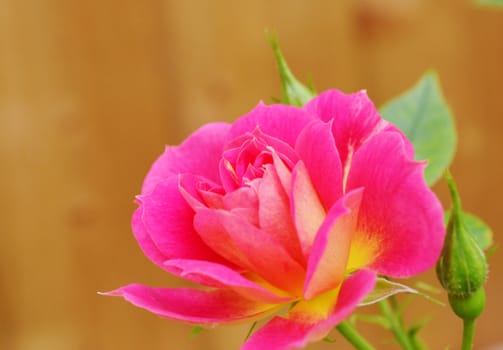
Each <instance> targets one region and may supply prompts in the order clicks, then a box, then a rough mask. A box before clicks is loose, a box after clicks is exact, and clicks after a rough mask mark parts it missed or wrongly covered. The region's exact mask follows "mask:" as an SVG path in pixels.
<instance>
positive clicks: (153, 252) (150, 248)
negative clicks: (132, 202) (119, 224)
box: [131, 205, 167, 269]
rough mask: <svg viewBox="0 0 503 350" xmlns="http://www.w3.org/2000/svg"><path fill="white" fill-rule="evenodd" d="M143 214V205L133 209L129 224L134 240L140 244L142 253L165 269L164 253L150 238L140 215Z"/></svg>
mask: <svg viewBox="0 0 503 350" xmlns="http://www.w3.org/2000/svg"><path fill="white" fill-rule="evenodd" d="M142 216H143V207H142V206H141V205H140V207H139V208H137V209H136V210H135V212H134V213H133V218H132V220H131V226H132V227H133V234H134V236H135V238H136V241H137V242H138V244H139V245H140V248H141V250H142V251H143V253H144V254H145V255H146V256H147V257H148V258H149V259H150V260H151V261H152V262H153V263H154V264H156V265H158V266H160V267H161V268H163V269H165V267H164V265H163V262H164V261H165V260H166V259H167V257H166V255H164V254H163V253H162V252H161V251H160V250H159V248H157V246H156V245H155V243H154V242H153V241H152V239H151V238H150V235H149V234H148V232H147V230H146V229H145V226H144V225H143V222H142V220H141V217H142Z"/></svg>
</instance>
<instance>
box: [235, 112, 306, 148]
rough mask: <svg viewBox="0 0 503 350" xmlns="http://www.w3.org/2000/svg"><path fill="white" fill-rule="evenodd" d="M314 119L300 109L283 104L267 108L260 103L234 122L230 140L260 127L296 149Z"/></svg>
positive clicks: (265, 132) (267, 133)
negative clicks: (298, 141) (302, 133)
mask: <svg viewBox="0 0 503 350" xmlns="http://www.w3.org/2000/svg"><path fill="white" fill-rule="evenodd" d="M312 119H313V116H311V115H309V114H308V113H306V111H304V110H303V109H300V108H296V107H291V106H286V105H282V104H276V105H271V106H266V105H264V104H263V103H260V104H259V105H258V106H257V107H255V108H254V109H253V110H252V111H251V112H249V113H248V114H246V115H244V116H242V117H241V118H239V119H238V120H237V121H236V122H234V124H233V125H232V128H231V130H230V133H229V137H228V140H233V139H235V138H236V137H238V136H240V135H242V134H245V133H246V132H252V131H254V130H255V129H256V127H257V126H258V127H259V128H260V130H261V131H262V132H263V133H264V134H266V135H269V136H272V137H274V138H277V139H280V140H282V141H284V142H286V143H288V144H289V145H290V146H291V147H294V146H295V142H296V140H297V137H298V135H299V133H300V132H301V131H302V129H303V128H304V127H305V126H306V125H307V123H309V122H310V121H311V120H312Z"/></svg>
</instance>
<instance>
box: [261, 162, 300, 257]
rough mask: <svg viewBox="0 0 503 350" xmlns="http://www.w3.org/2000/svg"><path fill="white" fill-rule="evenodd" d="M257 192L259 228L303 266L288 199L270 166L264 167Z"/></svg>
mask: <svg viewBox="0 0 503 350" xmlns="http://www.w3.org/2000/svg"><path fill="white" fill-rule="evenodd" d="M257 192H258V199H259V206H258V213H259V223H260V228H261V229H262V230H263V231H265V232H266V233H268V234H269V235H270V236H272V237H274V238H275V239H276V240H277V241H278V243H279V244H281V245H282V246H283V247H284V248H285V249H286V250H287V251H288V253H289V254H290V255H291V256H292V257H293V258H294V259H295V260H296V261H298V262H299V263H300V264H302V265H304V264H305V259H304V256H303V254H302V251H301V248H300V242H299V238H298V236H297V232H296V230H295V227H294V226H293V222H292V218H291V216H290V203H289V199H288V196H287V194H286V192H285V190H284V189H283V187H282V185H281V182H280V180H279V177H278V175H277V173H276V171H275V170H274V167H273V166H272V165H268V166H266V168H265V172H264V176H263V177H262V180H261V181H260V182H258V191H257Z"/></svg>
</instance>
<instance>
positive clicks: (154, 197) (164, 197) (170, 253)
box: [133, 175, 226, 264]
mask: <svg viewBox="0 0 503 350" xmlns="http://www.w3.org/2000/svg"><path fill="white" fill-rule="evenodd" d="M139 201H140V206H141V208H142V209H141V210H142V218H141V222H139V221H135V222H133V224H134V226H133V231H134V232H135V235H141V233H142V230H144V231H146V232H147V233H148V235H149V237H150V239H151V240H152V242H153V243H154V244H155V245H156V246H157V248H158V249H159V251H160V252H161V253H162V254H163V255H164V256H165V257H166V258H167V259H173V258H184V259H198V260H206V261H214V262H219V263H223V264H225V263H226V261H225V260H224V259H222V258H221V257H220V256H218V255H217V254H215V253H214V252H213V251H212V250H211V249H210V248H209V247H208V246H207V245H206V244H205V243H204V242H203V241H202V240H201V238H200V237H199V235H198V234H197V232H196V231H195V230H194V228H193V226H192V221H193V218H194V211H193V210H192V209H191V208H190V207H189V206H188V204H187V203H186V201H185V199H184V198H183V197H182V195H181V194H180V191H179V188H178V176H176V175H175V176H171V177H170V178H168V179H166V180H163V181H162V182H160V183H158V184H157V186H156V187H155V189H154V190H153V191H152V192H151V193H150V194H146V195H143V196H140V197H139ZM141 223H142V224H141Z"/></svg>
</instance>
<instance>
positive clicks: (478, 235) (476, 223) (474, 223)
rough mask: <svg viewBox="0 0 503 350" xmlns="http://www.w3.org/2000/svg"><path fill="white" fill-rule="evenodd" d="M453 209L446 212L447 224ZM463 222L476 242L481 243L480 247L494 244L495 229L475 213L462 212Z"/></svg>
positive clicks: (488, 246) (486, 247) (485, 248)
mask: <svg viewBox="0 0 503 350" xmlns="http://www.w3.org/2000/svg"><path fill="white" fill-rule="evenodd" d="M450 215H451V211H450V210H448V211H446V212H445V214H444V220H445V222H446V224H447V222H448V221H449V217H450ZM462 217H463V224H464V225H465V228H466V229H467V230H468V232H470V233H471V235H472V237H473V238H474V239H475V242H477V244H478V245H479V247H480V249H482V250H487V249H489V248H490V247H491V246H492V245H493V236H494V234H493V231H492V230H491V228H490V227H489V225H487V224H486V223H485V222H484V221H483V220H482V219H481V218H479V217H478V216H475V215H473V214H470V213H467V212H465V211H463V212H462Z"/></svg>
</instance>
